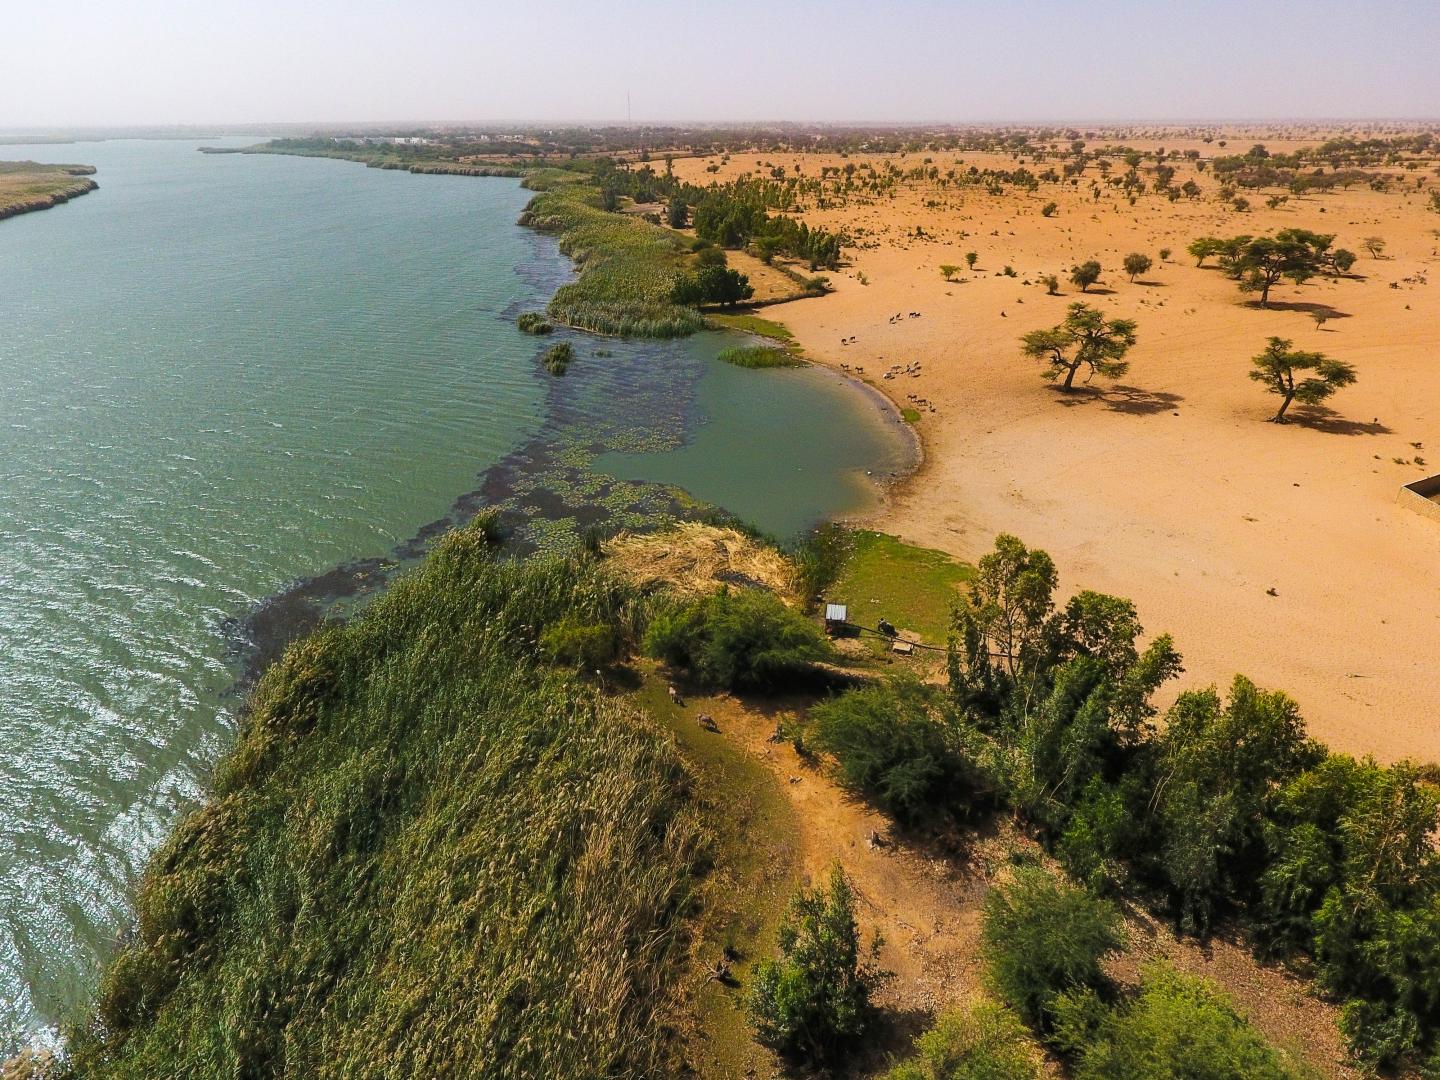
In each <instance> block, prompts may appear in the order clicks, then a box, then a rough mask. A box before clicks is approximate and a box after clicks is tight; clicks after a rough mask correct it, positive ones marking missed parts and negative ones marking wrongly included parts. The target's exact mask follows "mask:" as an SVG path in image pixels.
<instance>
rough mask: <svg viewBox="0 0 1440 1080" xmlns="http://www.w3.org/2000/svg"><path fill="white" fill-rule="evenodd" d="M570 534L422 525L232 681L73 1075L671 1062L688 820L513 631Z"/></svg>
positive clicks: (636, 751) (690, 807)
mask: <svg viewBox="0 0 1440 1080" xmlns="http://www.w3.org/2000/svg"><path fill="white" fill-rule="evenodd" d="M643 618H644V604H643V602H642V601H641V600H640V599H639V598H638V597H637V595H636V593H635V591H634V589H633V588H632V587H631V586H629V585H626V584H624V583H622V582H619V581H618V580H616V579H614V578H612V577H610V576H609V575H608V574H606V573H605V572H604V571H603V570H602V569H600V568H598V567H597V566H595V564H592V563H585V562H578V561H564V560H541V561H534V562H530V563H524V564H517V563H512V562H498V561H496V560H495V559H494V558H493V556H492V554H491V551H490V547H489V544H488V543H487V541H486V539H485V537H484V535H483V533H482V532H481V531H480V530H477V529H468V530H465V531H462V532H459V533H454V534H451V536H449V537H447V538H446V539H445V540H443V541H442V542H441V543H440V544H439V545H438V546H437V548H436V550H435V552H434V553H433V554H432V555H431V556H430V557H429V559H428V560H427V561H426V562H425V563H424V564H423V565H422V566H421V567H420V568H419V569H418V570H416V571H415V572H413V573H411V574H409V575H407V576H405V577H404V578H402V579H401V580H399V581H398V582H396V583H395V584H394V585H393V586H392V587H391V589H390V590H389V592H387V593H386V594H385V595H384V596H383V597H381V598H380V599H379V600H378V601H376V602H375V604H374V605H373V606H371V607H370V608H369V609H367V610H366V611H365V612H364V613H362V614H361V615H360V616H358V617H357V618H355V619H354V620H353V621H351V622H350V623H348V624H346V625H345V626H331V627H328V628H326V629H323V630H321V631H319V632H318V633H317V634H315V635H313V636H312V637H310V638H308V639H306V640H305V641H303V642H300V643H298V644H296V645H294V646H292V647H291V648H290V649H289V650H288V651H287V652H286V654H285V657H284V659H283V660H281V661H280V662H279V663H278V664H276V665H275V666H273V667H272V668H271V669H270V670H269V672H267V674H266V675H265V677H264V678H263V679H262V680H261V683H260V685H259V686H258V688H257V689H256V691H255V695H254V699H253V702H252V712H251V714H250V715H249V717H248V719H247V721H246V723H245V726H244V729H243V730H242V732H241V733H240V737H239V740H238V743H237V745H236V747H235V749H234V750H233V751H232V752H231V753H230V754H229V755H228V757H227V758H226V759H225V760H224V761H223V762H222V763H221V765H220V767H219V769H218V770H217V772H216V775H215V778H214V783H213V788H212V790H211V792H210V796H209V801H208V802H207V803H206V805H205V806H204V807H203V808H201V809H200V810H198V811H196V812H194V813H192V814H190V815H189V816H187V817H186V818H185V819H183V820H182V821H181V822H180V823H179V824H178V825H177V827H176V828H175V829H174V831H173V833H172V834H171V836H170V838H169V839H168V841H167V842H166V843H165V845H164V846H163V847H162V848H161V849H160V850H159V851H158V852H157V853H156V855H155V857H154V859H153V860H152V862H151V864H150V866H149V867H148V869H147V870H146V873H145V875H144V878H143V880H142V882H141V884H140V888H139V892H138V898H137V915H136V924H135V932H134V937H133V939H132V940H131V941H130V942H128V943H127V944H126V945H125V946H124V947H123V948H121V949H120V951H119V952H118V953H117V954H116V956H115V957H114V958H113V959H112V960H111V962H110V963H109V964H108V966H107V969H106V971H105V974H104V978H103V981H102V985H101V988H100V991H99V994H98V996H97V1000H96V1003H95V1005H94V1007H93V1012H92V1014H91V1016H90V1018H89V1019H88V1021H86V1022H84V1023H82V1024H81V1025H79V1026H78V1027H77V1028H76V1029H75V1030H72V1031H71V1032H70V1042H69V1063H68V1064H69V1066H70V1067H71V1068H72V1069H73V1071H74V1074H75V1075H77V1076H84V1077H87V1078H91V1080H95V1078H100V1080H107V1078H116V1077H134V1078H137V1080H138V1078H141V1077H145V1078H149V1077H159V1076H175V1077H178V1076H194V1077H219V1076H261V1075H266V1076H268V1075H285V1076H306V1077H318V1078H328V1077H361V1078H366V1077H375V1078H379V1077H390V1076H410V1075H415V1076H420V1075H425V1076H481V1075H483V1076H494V1077H497V1078H512V1077H513V1078H518V1077H527V1076H574V1077H601V1076H605V1077H636V1076H652V1075H670V1074H672V1072H673V1071H674V1070H673V1066H674V1064H675V1062H674V1058H675V1056H676V1046H675V1043H674V1040H673V1035H672V1034H671V1033H670V1030H669V1029H668V1027H667V1024H666V1022H665V1021H666V1019H667V1018H669V1017H670V1016H672V1015H673V1012H674V1006H675V1001H676V997H677V990H678V986H677V980H678V977H679V974H680V972H681V970H682V969H683V966H684V964H685V962H686V958H687V955H688V936H687V931H688V924H689V915H690V914H691V913H692V911H693V897H694V890H695V882H696V876H695V875H696V872H697V870H698V868H699V866H700V865H701V864H702V863H703V861H704V859H705V858H706V852H707V847H708V841H707V839H706V833H705V830H704V829H703V827H702V826H701V823H700V820H699V817H698V814H697V809H696V806H695V804H694V802H693V799H692V796H691V792H692V777H691V774H690V772H689V770H688V768H687V767H686V766H685V764H684V763H683V761H682V760H681V758H680V756H679V754H678V753H677V752H676V750H675V747H674V744H673V742H672V741H671V739H670V738H669V736H668V734H667V733H665V732H664V731H663V730H662V729H660V728H659V727H658V726H657V725H655V724H654V722H653V721H650V720H648V719H647V718H646V717H644V716H643V714H641V713H640V712H639V711H638V710H636V709H635V708H634V707H633V706H631V705H629V704H628V703H626V702H624V701H621V700H616V699H612V698H605V697H602V696H601V695H600V694H599V693H598V692H597V691H596V690H594V689H593V688H591V687H590V686H589V685H587V684H586V683H585V682H584V681H582V680H580V679H578V678H576V677H574V676H573V675H572V674H568V673H564V672H561V671H559V670H557V669H555V668H552V667H549V666H547V665H545V664H543V663H541V662H540V661H539V660H538V659H537V654H538V652H539V642H540V639H541V637H542V636H543V635H544V632H545V630H546V628H547V626H551V625H554V624H556V623H558V622H560V621H562V620H565V619H572V620H578V621H580V622H581V623H584V624H588V625H605V626H610V627H613V628H615V630H616V631H617V633H618V634H619V635H620V636H621V638H622V639H625V640H630V641H633V640H634V639H635V637H636V636H637V635H638V633H639V630H640V627H641V625H642V623H643Z"/></svg>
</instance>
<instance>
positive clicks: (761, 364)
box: [720, 345, 804, 368]
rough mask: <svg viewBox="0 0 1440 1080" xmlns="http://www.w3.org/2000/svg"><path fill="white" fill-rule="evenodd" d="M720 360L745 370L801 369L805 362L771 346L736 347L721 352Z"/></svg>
mask: <svg viewBox="0 0 1440 1080" xmlns="http://www.w3.org/2000/svg"><path fill="white" fill-rule="evenodd" d="M720 359H721V360H724V361H725V362H726V363H727V364H734V365H735V366H736V367H743V368H783V367H801V366H803V364H804V361H801V360H797V359H796V358H795V357H793V356H791V355H790V353H789V352H788V351H787V350H785V349H776V348H774V347H772V346H770V345H736V346H733V347H731V348H729V349H722V350H721V351H720Z"/></svg>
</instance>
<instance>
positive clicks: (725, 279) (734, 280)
mask: <svg viewBox="0 0 1440 1080" xmlns="http://www.w3.org/2000/svg"><path fill="white" fill-rule="evenodd" d="M710 250H712V251H714V250H717V249H715V248H711V249H710ZM701 254H702V255H703V254H705V252H701ZM754 295H755V288H754V286H752V285H751V284H750V279H749V278H748V277H746V276H745V275H744V274H742V273H740V271H739V270H732V269H730V268H729V267H726V266H723V265H722V266H717V265H710V266H701V267H700V269H699V270H697V271H696V272H695V273H693V274H681V275H680V276H679V277H678V278H676V279H675V285H674V287H673V288H672V289H671V290H670V301H671V303H674V304H680V305H683V306H686V307H699V306H700V305H701V304H719V305H721V306H723V307H734V306H735V305H736V304H738V303H740V302H741V301H742V300H749V299H750V297H752V296H754Z"/></svg>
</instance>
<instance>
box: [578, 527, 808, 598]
mask: <svg viewBox="0 0 1440 1080" xmlns="http://www.w3.org/2000/svg"><path fill="white" fill-rule="evenodd" d="M604 550H605V554H606V556H607V557H608V558H609V560H610V562H611V565H612V566H613V567H614V568H615V570H616V571H617V572H619V573H620V574H621V575H623V576H624V577H625V578H627V579H628V580H630V581H631V582H633V583H634V584H636V585H638V586H640V587H641V588H643V589H647V590H648V589H652V588H655V587H657V586H662V585H663V586H665V587H667V588H669V589H670V590H671V591H673V592H674V593H676V594H678V595H680V596H685V597H694V596H704V595H707V594H709V593H712V592H714V591H715V590H716V589H718V588H720V587H721V586H722V585H731V586H741V587H746V588H761V589H767V590H769V591H770V592H773V593H775V594H776V595H777V596H779V597H780V598H781V599H782V600H784V601H785V603H787V604H790V605H792V606H793V605H796V604H798V603H799V602H800V599H801V598H800V584H799V579H798V575H797V574H796V572H795V567H794V565H792V564H791V562H790V560H789V559H787V558H786V557H785V556H784V555H782V554H780V552H778V551H776V550H775V549H774V548H772V547H768V546H766V545H765V544H762V543H760V542H759V541H757V540H754V539H752V538H750V537H748V536H746V535H745V534H744V533H742V532H739V531H738V530H736V529H724V528H720V527H718V526H715V525H705V524H702V523H701V522H698V521H690V522H681V523H680V524H678V525H676V526H675V527H674V528H672V529H667V530H665V531H664V532H655V533H620V534H619V535H617V536H615V537H614V538H612V539H611V540H609V541H607V542H606V544H605V548H604Z"/></svg>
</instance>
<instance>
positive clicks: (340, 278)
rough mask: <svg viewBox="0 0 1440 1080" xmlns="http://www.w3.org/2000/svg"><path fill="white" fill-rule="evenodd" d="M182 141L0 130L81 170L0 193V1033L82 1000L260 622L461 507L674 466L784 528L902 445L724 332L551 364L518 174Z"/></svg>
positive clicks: (868, 492)
mask: <svg viewBox="0 0 1440 1080" xmlns="http://www.w3.org/2000/svg"><path fill="white" fill-rule="evenodd" d="M244 141H250V140H244ZM210 142H211V144H215V143H216V142H217V140H210ZM198 145H199V144H198V143H194V142H189V141H180V140H176V141H112V142H100V143H81V144H75V145H70V146H17V147H7V146H3V145H0V160H4V159H12V160H13V159H17V158H28V157H36V158H41V159H43V160H52V161H60V160H66V161H82V162H86V163H90V164H94V165H96V166H98V168H99V173H98V175H97V177H96V179H97V180H98V181H99V183H100V190H99V191H97V192H95V193H93V194H90V195H87V196H84V197H83V198H81V199H78V200H76V201H75V202H73V203H70V204H68V205H65V206H61V207H58V208H56V209H53V210H48V211H43V212H40V213H34V214H27V215H22V216H21V217H18V218H13V219H10V220H8V221H5V222H3V223H0V1053H3V1052H4V1051H6V1050H8V1049H11V1048H13V1047H14V1046H15V1045H17V1044H18V1043H20V1042H23V1041H26V1040H29V1039H35V1038H37V1037H39V1038H43V1037H44V1033H45V1031H46V1030H48V1029H50V1028H51V1027H52V1026H53V1025H55V1024H57V1023H60V1022H62V1021H63V1020H64V1019H66V1018H67V1017H68V1016H69V1015H71V1014H73V1012H74V1010H76V1009H77V1008H80V1007H82V1006H83V1003H84V1001H85V1000H86V996H87V995H88V994H89V993H90V992H91V990H92V989H93V987H94V984H95V980H96V977H97V971H98V967H99V965H100V964H101V963H102V962H103V959H104V957H105V956H106V955H107V953H108V951H109V949H110V948H111V946H112V944H113V942H114V940H115V937H116V934H117V933H118V932H119V931H120V930H121V929H122V928H123V927H124V926H125V925H126V923H127V920H128V919H129V917H130V912H131V906H130V905H131V901H132V894H133V888H134V884H135V882H136V880H137V877H138V875H139V873H140V871H141V870H142V869H143V866H144V862H145V859H146V857H147V855H148V853H149V852H150V851H152V850H153V848H154V847H155V845H156V844H157V843H159V841H160V840H161V839H162V838H163V836H164V833H165V830H166V829H167V827H168V826H169V824H170V823H171V822H172V821H173V820H174V818H175V816H176V814H177V813H178V812H180V811H182V810H183V809H184V808H185V807H187V806H189V805H193V803H194V801H195V800H196V799H198V798H199V797H201V796H202V795H203V791H204V785H205V778H206V776H207V775H208V773H209V770H210V769H211V767H212V766H213V764H214V762H215V760H216V759H217V757H218V756H219V755H221V754H222V753H223V752H224V750H225V749H226V747H227V746H228V744H229V741H230V738H231V735H232V732H233V730H234V722H235V719H234V718H235V712H236V708H237V705H238V701H239V698H238V697H237V695H236V693H235V690H234V688H235V684H236V679H237V677H238V676H239V675H240V674H241V673H242V672H243V670H244V668H245V666H246V661H247V658H251V659H253V657H254V655H256V653H255V646H256V645H257V644H259V645H260V646H261V647H262V648H263V647H264V646H265V644H266V642H265V640H263V639H265V638H269V639H271V640H270V641H269V644H270V645H272V646H273V645H274V644H275V642H276V641H277V640H278V639H279V638H280V637H283V636H284V635H285V634H287V633H290V632H293V630H294V629H295V627H296V626H299V625H303V624H304V622H305V619H307V618H312V617H314V616H315V615H316V614H320V613H324V612H325V611H328V610H335V609H336V605H337V604H340V603H341V602H344V601H346V600H347V599H348V598H350V597H352V596H353V594H355V593H356V591H357V588H359V585H358V584H357V583H361V582H364V583H369V584H370V585H373V583H374V582H375V581H378V580H383V579H384V577H385V575H386V573H388V572H390V571H391V570H392V569H393V568H394V567H396V566H397V565H398V566H402V567H403V565H404V564H405V562H406V560H407V559H408V558H413V557H415V556H416V555H417V554H418V553H419V552H420V551H421V550H422V549H423V545H424V541H425V540H426V539H427V538H428V537H430V536H432V535H434V533H435V532H436V531H438V529H439V528H441V527H443V525H445V524H448V523H453V522H456V521H461V520H463V519H464V518H465V517H466V516H467V515H468V514H470V513H473V512H474V510H475V509H477V508H478V507H480V506H484V505H499V506H501V507H502V508H504V509H505V511H506V517H507V520H509V521H510V522H511V524H512V526H513V527H514V529H515V530H516V534H517V537H518V539H519V540H520V541H521V542H522V546H525V547H530V548H540V549H544V548H547V547H554V546H563V545H564V544H566V543H573V542H574V539H575V537H576V536H577V535H578V533H579V530H580V529H581V528H583V527H584V525H586V524H588V523H590V522H602V523H606V524H609V525H615V524H621V525H626V524H630V525H642V524H645V523H647V522H650V521H653V520H655V519H656V518H657V517H661V516H664V515H665V514H667V513H671V512H673V511H674V510H675V509H676V507H677V506H678V505H681V504H683V503H685V502H686V500H685V499H684V498H682V497H680V496H679V494H678V493H679V491H684V492H686V493H688V496H689V497H690V498H693V499H695V500H699V501H701V502H704V503H709V504H713V505H716V506H719V507H721V508H724V509H726V510H729V511H731V512H733V513H734V514H736V515H738V516H740V517H743V518H744V519H745V520H747V521H750V522H751V523H753V524H755V525H757V526H758V527H760V528H762V529H764V530H766V531H768V532H770V533H772V534H774V535H777V536H782V537H784V536H790V535H794V534H795V533H797V532H799V531H801V530H803V529H805V528H807V527H808V526H810V525H813V524H814V523H815V522H816V521H818V520H820V519H822V518H824V517H826V516H830V515H835V514H840V513H845V512H848V511H854V510H858V509H861V508H863V507H864V506H865V505H866V504H867V502H868V501H869V500H872V499H873V498H874V497H875V489H874V486H873V484H871V483H870V482H869V481H867V479H866V477H865V475H864V474H865V473H866V472H873V473H875V474H876V475H881V474H888V473H894V472H897V471H901V470H903V469H904V468H905V466H906V464H907V458H908V453H909V448H908V445H907V442H906V440H905V439H904V437H903V435H902V434H901V432H900V431H899V427H898V425H897V424H896V423H895V421H894V420H893V418H890V417H887V416H885V415H884V414H883V413H882V412H881V410H880V409H879V408H878V407H877V406H876V405H875V404H874V403H873V402H871V401H869V400H868V399H866V398H864V397H863V396H861V395H859V394H856V393H855V392H854V391H853V390H851V389H850V388H848V387H846V386H844V385H843V384H842V383H840V382H839V381H838V380H837V379H835V378H834V377H833V376H830V375H829V374H827V373H825V372H821V371H817V370H811V369H804V370H798V371H746V370H740V369H735V368H732V367H729V366H728V365H725V364H722V363H720V362H718V361H717V360H715V358H714V357H715V353H716V352H717V351H718V350H719V349H720V348H721V347H722V346H723V345H724V344H726V343H727V338H725V337H724V336H722V335H719V334H703V335H699V336H697V337H696V338H693V339H689V340H687V341H683V342H665V343H656V342H650V343H631V342H615V341H604V340H601V339H595V338H589V337H585V336H583V335H566V337H567V338H568V339H569V340H571V341H572V343H573V344H574V346H575V348H576V361H575V363H574V364H573V365H572V367H571V368H570V372H569V374H568V375H566V376H565V377H564V378H563V379H555V378H551V377H549V376H547V375H545V374H544V373H543V372H542V371H541V370H540V368H539V366H538V364H537V351H538V349H539V348H540V347H541V346H540V344H539V343H537V341H536V339H534V338H530V337H526V336H525V335H522V334H520V333H519V332H518V331H516V330H515V328H514V316H515V314H516V313H517V312H518V311H521V310H527V309H536V308H539V307H540V306H542V305H543V303H544V301H545V299H546V298H547V297H548V296H549V294H550V292H552V291H553V289H554V288H555V287H556V285H558V284H559V283H561V282H563V281H564V280H567V279H568V277H569V276H570V273H571V270H570V268H569V264H568V261H567V260H565V259H564V258H562V257H560V256H559V255H558V254H557V253H556V251H555V249H554V245H553V243H552V242H551V241H550V240H548V239H546V238H544V237H539V236H537V235H535V234H533V233H531V232H529V231H528V230H524V229H521V228H519V227H517V226H516V225H515V219H516V217H517V216H518V214H519V212H520V210H521V209H522V207H523V206H524V204H525V202H526V201H527V198H528V193H527V192H525V191H524V190H523V189H521V188H520V187H519V185H518V183H517V182H515V181H513V180H503V179H478V178H470V177H445V176H412V175H410V174H408V173H403V172H390V171H382V170H376V169H366V168H363V167H361V166H359V165H354V164H350V163H343V162H333V161H324V160H317V159H302V158H288V157H279V156H268V155H246V156H239V155H204V154H200V153H197V152H196V147H197V146H198ZM337 567H339V568H344V569H343V570H337V569H336V568H337ZM359 591H360V593H361V594H363V593H364V592H365V589H364V588H359ZM277 597H278V599H277ZM287 605H288V606H287ZM302 609H303V610H302ZM276 611H280V612H281V615H280V616H279V617H272V618H268V619H267V618H266V616H265V613H266V612H271V613H273V612H276ZM257 639H258V640H257Z"/></svg>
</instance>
